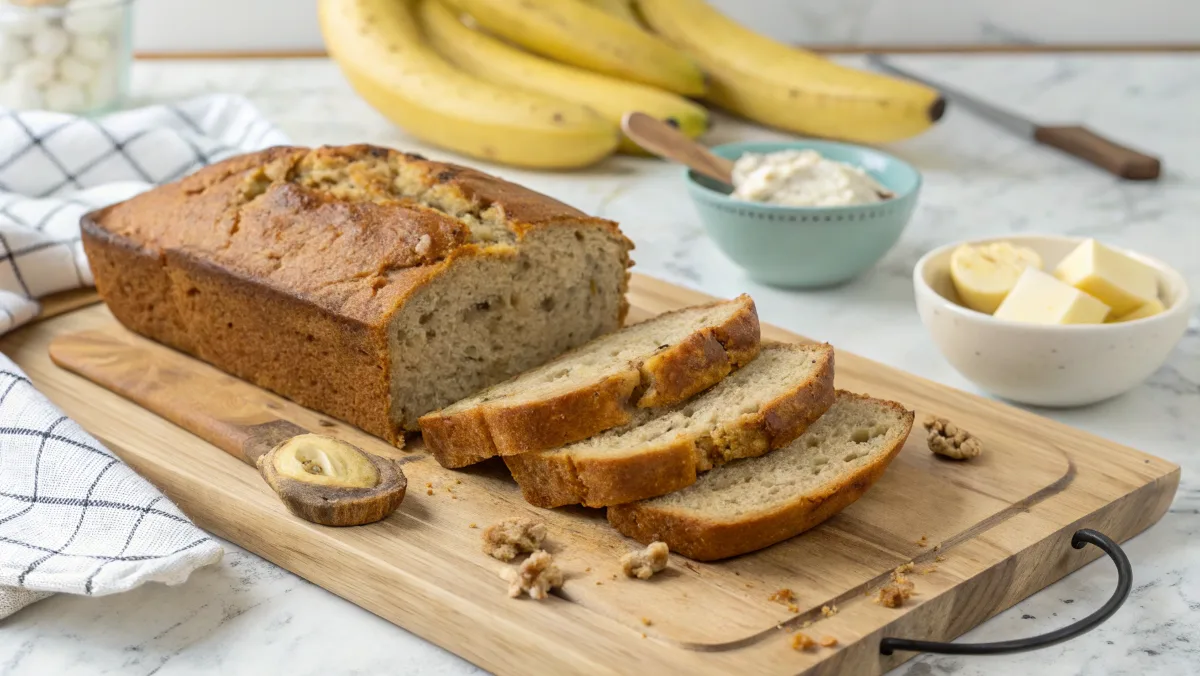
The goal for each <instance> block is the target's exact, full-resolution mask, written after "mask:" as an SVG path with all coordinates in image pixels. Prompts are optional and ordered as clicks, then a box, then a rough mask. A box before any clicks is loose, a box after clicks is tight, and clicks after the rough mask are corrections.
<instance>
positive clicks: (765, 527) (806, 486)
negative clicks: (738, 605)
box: [608, 392, 913, 561]
mask: <svg viewBox="0 0 1200 676" xmlns="http://www.w3.org/2000/svg"><path fill="white" fill-rule="evenodd" d="M912 423H913V413H912V411H909V410H907V409H905V408H904V407H903V406H901V405H900V404H897V403H896V402H894V401H883V400H880V399H872V398H870V397H865V396H862V395H858V394H851V393H849V392H838V393H837V398H836V399H835V401H834V402H833V406H831V407H830V408H829V410H828V411H826V412H825V415H823V416H821V417H820V418H818V419H817V421H816V422H815V423H813V424H812V426H811V427H809V428H808V429H807V430H806V431H805V432H804V434H801V435H800V436H799V437H797V438H796V440H795V441H793V442H792V443H790V444H788V445H787V446H785V447H783V448H781V449H779V450H776V451H772V452H770V453H767V454H766V455H762V456H759V457H756V458H747V459H745V460H735V461H733V462H730V463H729V464H727V465H723V466H721V467H718V468H716V469H713V470H712V471H711V472H709V473H707V474H704V475H702V476H701V477H700V478H698V479H697V480H696V482H695V483H694V484H692V485H690V486H688V487H687V488H684V489H683V490H680V491H676V492H674V493H670V494H668V495H664V496H661V497H657V498H652V499H650V500H641V501H638V502H631V503H628V504H624V505H616V506H614V507H609V508H608V521H609V523H611V524H612V525H613V526H614V527H615V528H616V529H617V530H618V531H620V532H621V533H624V534H625V535H628V536H629V537H631V538H633V539H635V540H637V541H639V542H642V543H644V544H649V543H650V542H654V541H656V540H657V541H662V542H665V543H667V545H668V546H669V547H670V548H671V551H673V552H678V553H680V554H683V555H684V556H686V557H688V558H692V559H696V560H697V561H713V560H715V559H724V558H728V557H730V556H737V555H738V554H745V553H746V552H752V551H754V550H757V549H762V548H763V547H766V546H768V545H773V544H775V543H776V542H781V541H783V540H786V539H788V538H790V537H792V536H795V535H798V534H800V533H803V532H804V531H806V530H808V529H810V528H812V527H814V526H816V525H818V524H820V523H821V522H822V521H824V520H825V519H828V518H829V517H831V516H833V515H835V514H837V513H838V512H840V511H842V510H843V509H845V508H846V507H848V506H849V505H851V504H852V503H854V501H855V500H858V499H859V498H860V497H862V496H863V494H864V493H866V492H867V489H869V488H870V487H871V486H872V485H873V484H874V483H875V482H876V481H877V480H879V478H880V477H881V476H883V472H884V470H886V469H887V467H888V465H889V464H890V463H891V462H892V458H894V457H896V454H897V453H899V452H900V449H901V448H903V447H904V442H905V440H907V439H908V433H909V432H910V431H911V430H912Z"/></svg>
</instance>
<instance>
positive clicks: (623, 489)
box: [504, 344, 834, 507]
mask: <svg viewBox="0 0 1200 676" xmlns="http://www.w3.org/2000/svg"><path fill="white" fill-rule="evenodd" d="M833 370H834V369H833V348H832V347H830V346H828V345H783V344H772V345H765V346H763V348H762V352H761V353H760V354H759V355H758V357H757V358H756V359H755V360H754V361H752V362H750V363H749V364H747V365H745V366H743V367H742V368H740V369H738V370H737V371H734V372H733V373H731V374H730V375H729V376H727V377H726V378H725V379H724V380H722V381H721V382H719V383H717V384H716V385H715V386H713V387H712V388H711V389H709V390H707V391H705V392H703V393H702V394H698V395H696V396H695V397H692V398H691V399H690V400H688V401H687V402H685V403H683V404H680V405H678V406H675V407H672V408H668V409H650V410H646V409H643V410H640V411H638V412H637V414H636V415H635V417H634V420H633V422H631V423H630V424H629V425H626V426H624V427H621V428H617V429H615V430H609V431H608V432H604V433H602V434H599V435H596V436H594V437H592V438H590V439H585V440H583V441H580V442H577V443H574V444H569V445H567V446H564V447H562V448H558V449H555V450H552V451H541V452H537V453H522V454H520V455H512V456H508V457H506V458H505V459H504V460H505V462H506V463H507V464H508V469H509V470H510V471H511V472H512V475H513V478H514V479H516V480H517V483H518V484H520V485H521V493H522V494H523V495H524V496H525V499H526V500H527V501H529V502H530V503H531V504H533V505H537V506H538V507H559V506H561V505H570V504H582V505H585V506H587V507H604V506H607V505H617V504H621V503H624V502H632V501H634V500H642V499H645V498H652V497H655V496H658V495H663V494H665V493H670V492H672V491H676V490H679V489H681V488H684V487H685V486H688V485H689V484H691V483H693V482H695V481H696V476H697V475H698V474H700V473H701V472H707V471H708V470H710V469H712V468H713V467H714V466H718V465H721V464H724V463H726V462H729V461H730V460H735V459H737V458H750V457H756V456H759V455H762V454H764V453H766V452H768V451H770V450H772V449H775V448H779V447H780V446H783V445H785V444H787V443H788V442H790V441H792V440H793V439H795V438H796V437H797V436H798V435H799V434H800V433H801V432H803V431H804V430H805V429H806V428H807V427H808V426H809V425H810V424H812V422H813V421H814V420H816V419H817V418H819V417H820V416H821V414H822V413H824V412H825V411H826V410H827V409H828V408H829V407H830V406H831V405H832V404H833V399H834V389H833Z"/></svg>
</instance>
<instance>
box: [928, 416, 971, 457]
mask: <svg viewBox="0 0 1200 676" xmlns="http://www.w3.org/2000/svg"><path fill="white" fill-rule="evenodd" d="M924 425H925V430H926V435H925V440H926V442H928V444H929V450H931V451H933V452H934V453H936V454H937V455H941V456H945V457H947V458H952V459H954V460H969V459H971V458H974V457H977V456H978V455H979V454H980V453H982V452H983V442H981V441H980V440H979V437H975V436H972V435H971V433H970V432H968V431H966V430H964V429H963V428H961V427H958V426H957V425H955V424H954V423H952V422H950V421H949V420H946V419H945V418H935V417H934V416H927V417H926V418H925V422H924Z"/></svg>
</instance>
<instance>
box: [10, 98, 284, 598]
mask: <svg viewBox="0 0 1200 676" xmlns="http://www.w3.org/2000/svg"><path fill="white" fill-rule="evenodd" d="M282 143H287V138H286V137H285V136H284V135H283V134H282V133H281V132H280V131H279V130H278V129H276V128H275V127H274V126H272V125H271V124H270V123H269V122H268V121H266V120H265V119H264V118H263V117H262V116H261V115H260V114H259V112H258V111H257V110H255V108H254V107H253V106H251V105H250V104H249V103H248V102H247V101H245V100H244V99H241V98H238V97H234V96H226V95H214V96H205V97H201V98H197V99H192V100H188V101H184V102H182V103H178V104H174V105H159V106H152V107H148V108H142V109H137V110H129V111H125V112H120V113H114V114H112V115H108V116H106V117H103V118H98V119H88V118H81V117H75V116H71V115H65V114H60V113H52V112H45V111H24V112H16V111H12V110H7V109H4V108H0V333H3V332H5V331H8V330H10V329H12V328H14V327H15V326H18V325H20V324H23V323H25V322H28V321H29V320H30V319H32V318H33V317H34V316H36V315H37V312H38V304H37V299H38V298H40V297H42V296H45V295H47V294H51V293H54V292H57V291H64V290H67V289H74V288H79V287H83V286H90V285H91V284H92V276H91V273H90V272H89V270H88V266H87V260H86V258H85V257H84V253H83V247H82V245H81V244H80V241H79V217H80V216H81V215H83V214H84V213H85V212H87V211H90V210H92V209H94V208H97V207H101V206H104V205H106V204H110V203H113V202H117V201H120V200H122V199H125V198H128V197H130V196H132V195H134V194H136V193H138V192H141V191H143V190H145V189H147V188H149V187H152V186H153V185H154V184H160V183H166V182H169V181H173V180H175V179H177V178H180V177H182V176H184V175H186V174H188V173H190V172H192V171H194V170H195V169H197V168H199V167H200V166H203V165H204V164H208V163H210V162H214V161H217V160H220V159H223V158H225V157H228V156H230V155H235V154H238V153H241V152H246V151H250V150H257V149H260V148H265V147H268V146H272V145H278V144H282ZM220 557H221V548H220V545H218V544H217V543H216V541H214V540H213V539H211V538H210V537H208V536H207V535H205V533H204V532H203V531H201V530H200V529H198V528H196V527H195V526H194V525H192V523H191V522H189V521H188V520H187V518H186V517H184V516H183V514H182V513H181V512H180V511H179V509H178V508H176V507H175V505H173V504H171V502H170V501H168V500H167V499H166V498H165V497H163V495H162V494H161V493H159V492H158V490H156V489H155V488H154V487H153V486H151V485H150V484H149V483H148V482H147V481H146V480H145V479H142V478H141V477H139V476H138V475H137V474H135V473H134V472H133V470H131V469H130V468H129V467H128V466H126V465H125V464H124V463H122V462H121V461H120V460H118V459H117V458H116V457H115V456H113V455H112V453H110V452H109V451H108V450H107V449H106V448H104V447H103V446H101V445H100V443H99V442H97V441H96V440H95V439H93V438H92V437H91V436H90V435H88V434H87V433H86V432H84V431H83V430H82V429H81V428H80V427H79V426H78V425H76V424H75V423H74V422H73V421H71V420H70V419H68V418H66V417H65V416H64V415H63V414H62V412H61V411H60V410H58V409H57V408H56V407H55V406H54V405H53V404H52V403H50V402H49V401H48V400H47V399H45V398H44V397H43V396H42V395H41V394H40V393H39V392H38V391H37V390H36V389H34V387H33V385H32V384H31V383H30V381H29V379H28V378H26V376H25V374H24V373H22V372H21V370H20V369H19V368H18V367H17V366H16V364H14V363H13V362H12V361H11V360H9V359H8V358H7V357H5V356H3V355H0V617H5V616H6V615H9V614H11V613H13V612H16V610H18V609H19V608H21V607H23V606H25V605H27V604H29V603H32V602H34V601H36V600H38V599H40V598H44V597H45V596H48V595H50V594H51V593H53V592H67V593H74V594H88V595H103V594H112V593H116V592H121V591H126V590H128V589H132V588H134V587H137V586H139V585H141V584H142V583H145V582H151V581H155V582H165V583H167V584H177V583H180V582H183V581H184V580H185V579H187V577H188V575H189V574H190V573H191V572H192V571H193V570H195V569H196V568H198V567H200V566H204V565H207V564H210V563H213V562H215V561H217V560H218V559H220Z"/></svg>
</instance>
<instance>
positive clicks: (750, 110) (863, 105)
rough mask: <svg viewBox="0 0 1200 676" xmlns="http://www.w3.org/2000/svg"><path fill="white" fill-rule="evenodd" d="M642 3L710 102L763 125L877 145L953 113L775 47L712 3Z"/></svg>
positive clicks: (894, 83)
mask: <svg viewBox="0 0 1200 676" xmlns="http://www.w3.org/2000/svg"><path fill="white" fill-rule="evenodd" d="M636 1H637V7H638V9H639V10H640V14H641V17H642V20H643V21H644V22H645V23H646V24H647V25H649V26H650V28H651V29H652V30H654V31H655V32H656V33H658V34H659V35H661V36H663V37H664V38H665V39H666V40H667V41H668V42H670V43H671V44H673V45H675V46H676V47H679V48H680V49H682V50H683V51H684V52H686V53H687V54H688V55H689V56H691V57H692V58H694V59H695V60H696V62H697V63H699V64H700V67H701V68H703V69H704V71H705V72H706V73H707V74H708V77H709V91H708V95H707V99H708V100H710V101H712V102H713V103H716V104H717V105H719V106H721V107H723V108H727V109H728V110H731V111H733V112H735V113H737V114H739V115H742V116H744V117H748V118H750V119H751V120H754V121H756V122H761V123H763V124H767V125H770V126H773V127H779V128H781V129H786V130H788V131H794V132H799V133H802V134H810V135H814V136H827V137H832V138H841V139H846V140H850V141H861V142H867V143H877V142H887V141H895V140H899V139H903V138H907V137H909V136H914V135H916V134H919V133H921V132H922V131H924V130H925V129H927V128H928V127H929V126H930V125H931V124H933V123H934V122H936V121H937V120H938V119H939V118H941V116H942V112H943V111H944V110H945V105H946V104H945V102H944V101H943V100H942V98H941V96H939V95H938V92H937V91H935V90H933V89H931V88H929V87H925V86H923V85H920V84H917V83H914V82H909V81H907V80H899V79H895V78H891V77H886V76H883V75H878V74H876V73H871V72H867V71H861V70H855V69H853V68H846V67H844V66H839V65H838V64H835V63H833V62H831V61H828V60H826V59H824V58H822V57H820V56H818V55H816V54H813V53H812V52H808V51H805V50H803V49H796V48H794V47H790V46H788V45H784V44H781V43H779V42H775V41H774V40H771V39H770V38H768V37H766V36H763V35H759V34H757V33H754V32H753V31H751V30H749V29H747V28H745V27H744V26H741V25H740V24H738V23H736V22H734V21H733V20H731V19H729V18H728V17H726V16H724V15H723V14H721V13H720V12H718V11H716V10H715V9H713V8H712V7H710V6H709V4H708V3H707V2H705V1H704V0H636Z"/></svg>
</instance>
